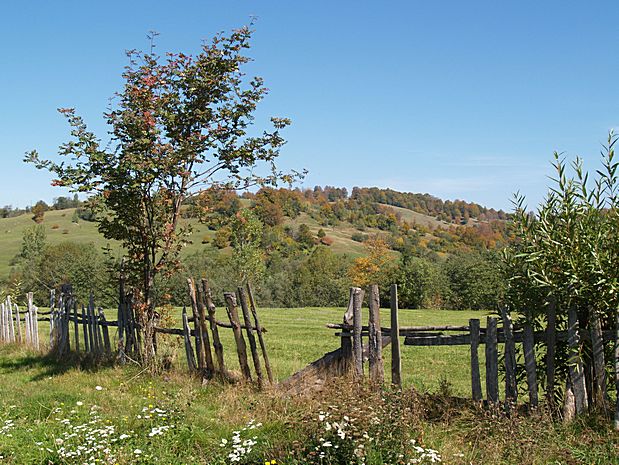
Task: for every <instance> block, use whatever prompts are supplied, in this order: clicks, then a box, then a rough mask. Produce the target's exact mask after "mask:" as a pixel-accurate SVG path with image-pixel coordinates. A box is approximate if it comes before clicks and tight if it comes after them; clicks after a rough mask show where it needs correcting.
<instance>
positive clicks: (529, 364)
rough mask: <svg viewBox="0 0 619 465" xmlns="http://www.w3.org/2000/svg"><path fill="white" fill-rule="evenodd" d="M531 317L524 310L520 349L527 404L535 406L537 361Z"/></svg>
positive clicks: (536, 397) (536, 400)
mask: <svg viewBox="0 0 619 465" xmlns="http://www.w3.org/2000/svg"><path fill="white" fill-rule="evenodd" d="M532 320H533V317H532V315H531V311H530V310H529V311H525V322H524V330H523V336H522V351H523V352H524V367H525V370H526V372H527V387H528V389H529V405H530V406H531V407H537V404H538V401H539V399H538V394H537V362H536V360H535V334H534V332H533V321H532Z"/></svg>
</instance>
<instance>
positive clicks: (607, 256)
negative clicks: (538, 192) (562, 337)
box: [504, 132, 619, 410]
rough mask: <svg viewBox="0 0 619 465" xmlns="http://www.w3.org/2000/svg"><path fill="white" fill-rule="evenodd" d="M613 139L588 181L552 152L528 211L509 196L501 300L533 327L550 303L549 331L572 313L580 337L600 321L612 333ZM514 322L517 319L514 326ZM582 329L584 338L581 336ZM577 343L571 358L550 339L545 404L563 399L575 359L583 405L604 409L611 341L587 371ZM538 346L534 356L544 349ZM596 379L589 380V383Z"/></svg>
mask: <svg viewBox="0 0 619 465" xmlns="http://www.w3.org/2000/svg"><path fill="white" fill-rule="evenodd" d="M616 142H617V136H616V135H615V134H613V133H612V132H611V133H610V134H609V137H608V143H607V145H605V146H603V149H602V152H601V154H602V157H601V158H602V163H601V166H602V167H601V169H600V170H597V171H596V172H595V174H594V175H593V176H589V173H588V172H587V171H586V170H585V169H584V167H583V161H582V159H581V158H578V157H577V158H576V159H575V160H574V161H572V162H571V163H570V162H566V160H565V158H563V157H562V155H561V154H559V153H556V152H555V154H554V161H553V167H554V169H555V174H556V176H555V177H554V178H553V179H552V186H551V187H550V188H549V190H548V193H547V195H546V197H545V199H544V201H543V202H542V203H541V205H540V206H539V207H538V209H537V211H535V212H534V213H532V212H528V211H527V207H526V204H525V199H524V197H522V196H521V195H519V194H517V195H516V196H515V200H514V204H515V212H514V213H515V214H514V228H515V229H514V234H515V238H516V240H515V241H514V242H513V244H512V245H510V246H509V247H508V248H507V249H506V250H505V252H504V262H505V268H506V272H507V276H508V283H509V285H508V288H507V291H506V302H507V304H508V306H509V307H510V309H511V310H512V311H514V312H515V313H516V314H518V315H519V317H518V318H519V319H520V320H524V319H529V320H530V321H531V322H532V323H533V325H534V327H535V328H536V329H537V330H542V329H544V328H545V327H546V323H547V316H548V315H547V314H548V311H549V308H550V306H553V307H554V308H555V309H556V317H557V330H558V331H561V330H567V326H568V311H569V309H570V308H571V309H575V310H576V311H577V314H578V322H579V326H580V329H581V333H582V334H583V335H585V334H587V333H589V332H590V331H591V329H592V328H593V327H595V326H596V323H597V321H596V320H599V321H600V323H601V327H602V330H612V329H615V327H616V324H617V319H618V312H617V308H618V304H619V296H618V291H619V284H618V278H619V260H618V256H619V241H618V238H619V209H618V206H619V205H618V202H619V197H618V182H617V174H616V173H617V165H618V163H617V161H616V160H615V145H616ZM521 322H522V321H521ZM585 331H586V333H585ZM590 340H591V339H590V338H589V337H583V338H581V344H580V347H579V352H578V354H575V353H573V352H570V350H569V349H568V347H567V343H566V342H565V341H558V342H557V354H556V358H555V360H556V370H557V371H556V377H557V378H556V383H555V389H554V390H553V392H551V393H549V392H547V396H548V399H549V400H550V401H551V403H552V401H553V400H563V401H564V404H565V399H566V398H567V399H569V396H566V395H565V393H566V391H567V389H571V387H570V380H569V376H568V372H569V364H570V363H573V362H571V360H572V361H573V360H574V355H580V356H581V357H582V360H583V364H584V372H585V380H586V387H587V395H588V400H589V402H588V404H589V405H590V406H591V405H593V406H594V407H596V408H600V409H601V410H604V409H605V408H606V407H607V405H608V401H609V398H608V394H607V392H611V390H610V389H608V388H609V387H610V382H611V379H612V377H611V376H608V374H609V373H612V372H613V368H612V362H613V356H612V352H611V348H612V346H613V345H614V344H613V343H612V342H608V341H607V342H605V365H606V366H605V370H595V371H597V372H595V373H594V368H593V361H592V351H591V342H590ZM545 349H546V347H545V343H538V344H537V347H536V350H537V351H538V353H541V354H543V353H544V352H545ZM545 364H546V363H545V360H543V361H542V363H540V364H539V366H538V369H539V370H540V376H539V377H538V379H540V380H541V381H542V384H544V380H545V377H544V376H543V373H544V370H545ZM598 379H599V380H601V381H600V382H599V383H596V380H598Z"/></svg>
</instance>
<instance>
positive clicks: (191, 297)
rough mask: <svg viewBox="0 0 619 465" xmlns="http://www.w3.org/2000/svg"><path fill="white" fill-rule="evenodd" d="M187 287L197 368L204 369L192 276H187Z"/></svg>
mask: <svg viewBox="0 0 619 465" xmlns="http://www.w3.org/2000/svg"><path fill="white" fill-rule="evenodd" d="M187 287H188V288H189V300H190V302H191V312H192V314H193V329H194V336H195V338H196V354H197V355H198V357H197V359H198V369H199V370H204V368H205V366H206V363H205V360H204V348H203V343H202V330H201V328H200V316H199V314H198V299H197V297H196V287H195V285H194V281H193V278H187Z"/></svg>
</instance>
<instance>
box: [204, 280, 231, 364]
mask: <svg viewBox="0 0 619 465" xmlns="http://www.w3.org/2000/svg"><path fill="white" fill-rule="evenodd" d="M202 295H203V298H204V301H205V303H206V309H207V312H208V321H209V326H210V328H211V333H212V334H213V349H214V350H215V357H217V365H218V367H219V371H220V372H221V373H222V375H224V376H225V375H226V364H225V362H224V348H223V345H222V344H221V339H220V338H219V329H218V328H217V319H216V318H215V313H216V310H217V309H216V308H215V304H214V303H213V296H212V294H211V288H210V286H209V284H208V281H207V280H206V279H203V280H202Z"/></svg>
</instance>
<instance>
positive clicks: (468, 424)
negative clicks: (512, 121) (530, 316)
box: [0, 308, 619, 464]
mask: <svg viewBox="0 0 619 465" xmlns="http://www.w3.org/2000/svg"><path fill="white" fill-rule="evenodd" d="M220 311H221V310H220ZM110 313H111V312H110ZM175 313H176V312H175ZM342 313H343V309H317V308H303V309H261V310H260V315H261V317H262V321H263V324H264V326H265V327H266V328H267V329H268V333H267V334H266V341H267V345H268V348H269V353H270V357H271V360H272V362H273V367H274V371H275V374H276V376H277V378H278V379H283V378H286V377H287V376H289V375H290V374H291V373H293V372H295V371H296V370H298V369H300V368H302V367H303V366H305V365H306V364H307V363H309V362H311V361H313V360H314V359H316V358H318V357H319V356H321V355H322V354H323V353H324V352H326V351H329V350H332V349H334V348H336V347H337V346H338V344H339V341H338V339H337V338H336V337H334V336H333V333H334V331H333V330H328V329H327V328H325V327H324V325H325V324H326V323H329V322H339V321H340V320H341V317H342ZM401 313H402V314H401V321H402V324H403V325H417V324H420V325H421V324H463V323H465V322H466V321H468V319H469V318H470V317H472V316H475V317H483V315H484V314H483V313H482V312H451V311H423V310H418V311H412V310H404V311H402V312H401ZM173 317H176V315H173ZM220 318H221V319H223V315H220ZM383 318H385V319H386V318H387V312H386V311H385V312H384V313H383ZM385 321H388V320H385ZM45 330H46V324H45V323H42V326H41V332H42V335H43V336H44V333H45ZM222 333H224V341H223V342H224V345H225V348H226V357H227V362H228V364H229V366H230V367H236V366H238V365H237V362H236V358H235V354H234V352H233V346H232V335H231V334H230V333H231V331H230V330H223V331H222ZM168 338H169V343H166V344H164V345H163V346H164V348H162V350H164V351H165V352H166V353H168V354H173V353H175V352H176V353H177V357H176V360H175V363H174V365H175V367H174V369H173V370H171V371H167V372H164V373H162V374H160V375H158V376H151V375H149V374H148V373H147V372H146V371H145V370H143V369H142V368H140V367H139V366H137V365H135V364H131V363H130V364H129V365H127V366H124V367H119V366H115V365H114V364H112V363H103V364H93V363H92V362H91V361H89V360H87V359H84V358H80V357H76V356H68V357H65V358H64V359H63V360H56V359H53V358H50V357H46V356H44V354H41V353H34V352H32V351H29V350H26V349H24V348H22V347H17V346H10V345H9V346H0V463H10V464H27V463H32V464H50V463H59V464H64V463H66V464H69V463H71V464H73V463H76V464H78V463H79V464H82V463H119V464H129V463H166V464H181V463H185V464H193V463H203V464H226V463H245V464H256V463H260V464H262V463H267V462H268V463H271V460H275V461H276V463H279V464H284V463H289V464H302V463H322V464H329V463H333V464H336V463H350V462H349V461H342V460H343V459H342V458H341V457H340V456H338V455H327V456H325V457H324V458H320V456H319V455H317V454H318V452H315V451H314V449H312V448H313V447H314V444H318V445H317V446H316V447H320V444H321V440H322V444H324V443H329V444H330V443H331V441H333V443H334V444H335V443H336V442H337V441H338V440H339V439H338V437H337V436H333V438H331V436H326V435H327V434H329V433H328V432H325V431H324V429H323V430H321V424H320V421H319V419H318V418H319V415H320V412H321V411H323V410H326V411H329V412H333V415H335V414H337V413H338V412H339V414H340V416H342V415H348V416H349V417H351V418H353V420H352V421H356V422H357V423H359V424H364V423H363V422H364V421H365V420H364V419H367V418H369V417H368V415H370V414H371V415H373V417H372V418H379V417H376V416H375V415H377V412H378V411H380V412H382V413H380V415H379V416H380V418H382V423H381V421H378V425H379V426H378V428H379V429H378V430H377V429H376V428H377V426H376V424H375V423H372V422H371V421H370V422H369V423H367V424H368V425H370V426H368V428H374V429H373V430H370V429H368V431H370V433H369V437H370V438H371V437H374V436H373V435H376V437H377V438H378V437H379V436H380V438H383V439H381V440H380V441H382V442H381V444H390V443H389V442H388V440H389V438H391V431H392V430H391V429H390V428H393V429H397V430H398V431H399V432H400V433H401V432H402V431H404V434H405V435H406V436H407V437H410V438H414V440H415V441H416V443H415V444H417V445H421V446H423V448H424V450H427V449H428V448H432V449H435V450H437V451H438V452H437V453H438V454H439V455H440V457H441V459H442V462H443V463H457V464H469V463H480V464H481V463H506V464H507V463H566V464H572V463H599V464H607V463H619V461H618V459H617V457H618V456H619V446H618V443H619V436H618V435H617V433H613V432H612V431H611V430H610V427H609V425H610V423H609V422H606V421H602V420H600V419H599V418H595V417H587V418H583V419H581V420H578V421H577V422H575V423H573V424H572V425H570V426H563V425H561V424H557V423H552V422H551V421H550V420H549V419H548V418H547V417H546V415H544V414H543V412H540V413H537V414H534V415H533V416H520V415H514V414H512V415H510V416H507V415H504V414H503V413H501V412H500V411H498V410H497V411H491V412H485V411H481V410H478V409H477V408H476V407H474V406H472V405H471V403H466V402H465V403H464V404H462V403H461V402H455V401H453V400H451V399H450V398H449V397H446V396H445V394H446V392H445V386H446V383H445V382H443V383H442V385H443V389H442V390H441V389H439V384H441V380H446V381H447V383H448V384H450V385H451V389H452V390H453V392H454V393H455V394H457V395H461V396H464V397H466V396H468V395H469V389H470V388H469V381H468V377H469V371H468V350H467V347H449V348H441V347H428V348H412V347H403V373H404V382H405V387H406V388H405V391H404V393H403V394H397V393H391V392H390V390H389V389H387V391H386V392H385V393H384V394H383V395H380V394H371V393H368V392H362V391H361V388H360V386H359V385H357V384H354V383H353V384H351V383H346V382H344V383H343V384H341V385H338V386H334V387H333V388H332V389H331V390H327V392H326V393H324V394H322V395H321V396H319V397H315V398H296V397H293V398H289V397H282V396H281V395H280V394H278V393H277V392H276V391H267V392H263V393H258V392H256V391H255V390H254V389H253V388H252V387H251V386H244V385H222V384H219V383H217V382H215V383H211V384H209V385H206V386H202V385H201V383H200V382H199V381H198V380H195V379H192V378H191V377H189V376H188V375H187V373H186V368H185V361H184V355H183V352H182V347H181V346H180V341H178V340H177V339H175V338H173V337H168ZM161 341H162V342H163V340H161ZM480 352H481V351H480ZM480 354H481V353H480ZM389 358H390V352H389V348H387V350H386V352H385V359H386V360H387V361H388V360H389ZM386 371H387V373H389V365H388V363H387V367H386ZM482 378H483V375H482ZM411 387H414V388H415V389H416V390H417V392H419V393H423V392H425V391H428V392H429V393H430V394H427V395H422V394H414V393H413V391H411V390H410V388H411ZM404 406H405V407H404ZM394 411H395V414H394ZM385 412H387V413H385ZM348 416H347V417H346V418H348ZM380 418H379V420H380ZM389 418H390V419H389ZM404 419H405V420H406V421H404ZM252 420H253V421H254V423H253V426H252V424H250V426H249V428H247V429H245V430H242V428H243V426H244V425H247V424H248V423H249V422H251V421H252ZM256 424H261V425H260V426H257V427H256V426H255V425H256ZM371 425H374V426H371ZM234 431H240V432H239V433H238V434H239V436H238V437H240V438H241V443H240V444H241V445H243V444H245V446H243V448H244V452H243V453H242V454H240V455H238V454H237V455H234V454H235V453H234V450H233V449H231V444H234ZM385 431H386V432H387V436H385V434H386V433H385ZM254 437H255V439H253V438H254ZM325 437H327V439H325ZM347 438H348V436H347ZM222 439H226V440H227V441H228V442H227V443H226V444H224V445H223V446H222ZM347 440H348V439H347ZM359 440H363V439H359ZM245 441H252V442H250V443H247V444H246V443H245ZM253 441H255V444H253ZM368 441H370V442H368V443H367V449H366V450H367V453H366V455H364V456H363V462H361V461H358V462H355V463H368V464H381V463H431V460H430V458H429V456H424V457H421V456H420V455H419V454H420V453H419V452H415V450H413V449H411V454H417V455H414V456H411V457H408V456H407V457H405V459H402V461H401V462H399V461H397V460H395V461H392V459H389V458H388V457H389V450H388V449H387V448H388V447H395V446H387V445H384V446H381V445H380V444H378V442H380V441H378V440H377V442H375V443H373V444H372V443H371V439H369V440H368ZM338 444H339V445H341V446H342V450H343V449H344V447H345V446H346V444H345V443H344V442H340V443H338ZM308 445H311V448H308V447H309V446H308ZM239 447H241V446H239ZM381 447H382V449H381ZM249 449H251V451H248V450H249ZM310 449H311V450H310ZM331 450H332V451H333V450H335V449H331ZM237 452H238V450H237ZM231 454H232V455H231ZM312 454H314V455H312ZM338 457H340V458H338ZM355 457H356V456H355ZM237 458H238V461H237V460H236V459H237ZM357 458H358V457H357ZM414 459H420V461H419V462H411V461H409V460H414ZM359 460H361V459H359Z"/></svg>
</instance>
